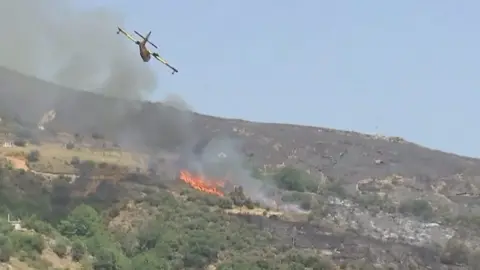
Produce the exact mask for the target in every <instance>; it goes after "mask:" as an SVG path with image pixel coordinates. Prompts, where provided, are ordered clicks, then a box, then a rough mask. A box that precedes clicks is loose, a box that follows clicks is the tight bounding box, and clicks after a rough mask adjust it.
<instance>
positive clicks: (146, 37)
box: [135, 31, 158, 49]
mask: <svg viewBox="0 0 480 270" xmlns="http://www.w3.org/2000/svg"><path fill="white" fill-rule="evenodd" d="M135 34H137V35H138V36H139V37H141V38H143V42H142V43H143V44H147V43H149V44H151V45H152V46H153V47H155V48H156V49H158V47H157V45H155V44H153V43H152V42H151V41H150V40H148V39H149V38H150V35H151V34H152V31H150V32H148V34H147V35H146V36H142V34H140V33H139V32H137V31H135Z"/></svg>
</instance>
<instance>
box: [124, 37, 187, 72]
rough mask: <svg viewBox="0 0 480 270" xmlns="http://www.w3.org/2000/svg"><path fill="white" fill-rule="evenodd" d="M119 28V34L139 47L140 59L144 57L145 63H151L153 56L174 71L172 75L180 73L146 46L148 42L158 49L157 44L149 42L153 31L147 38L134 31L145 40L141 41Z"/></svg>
mask: <svg viewBox="0 0 480 270" xmlns="http://www.w3.org/2000/svg"><path fill="white" fill-rule="evenodd" d="M117 28H118V30H117V34H120V33H122V34H124V35H125V36H126V37H127V38H128V39H130V40H131V41H133V42H135V44H137V45H138V48H139V50H140V57H142V60H143V62H148V61H150V59H151V58H152V56H153V57H155V59H157V60H158V61H160V62H162V63H163V64H164V65H166V66H167V67H169V68H170V69H171V70H172V74H175V73H176V72H178V70H177V69H176V68H174V67H172V66H171V65H170V64H169V63H168V62H167V61H166V60H165V59H163V58H162V57H160V55H159V54H158V53H156V52H152V51H150V50H149V49H147V46H146V45H147V42H148V43H149V44H150V45H152V46H153V47H155V49H158V47H157V46H156V45H155V44H153V43H152V42H151V41H150V40H148V39H149V38H150V34H151V33H152V31H150V32H148V34H147V35H146V36H145V37H144V36H142V34H140V33H138V32H137V31H134V32H135V34H137V35H138V36H140V37H141V38H142V39H143V40H141V41H139V40H136V39H134V38H133V37H132V36H131V35H130V34H129V33H127V32H126V31H125V30H123V29H122V28H120V27H117Z"/></svg>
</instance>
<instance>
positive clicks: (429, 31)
mask: <svg viewBox="0 0 480 270" xmlns="http://www.w3.org/2000/svg"><path fill="white" fill-rule="evenodd" d="M93 2H96V3H97V4H98V3H102V4H106V5H110V6H112V7H115V8H117V9H118V10H119V11H120V12H122V13H124V14H125V16H126V17H127V21H126V24H125V25H124V27H125V28H126V30H129V31H133V30H137V31H140V32H147V31H148V30H152V31H153V33H152V36H151V40H152V41H154V42H155V43H156V44H157V45H158V46H159V47H160V53H161V54H162V55H163V56H164V57H165V58H166V59H167V60H169V61H170V62H171V64H172V65H174V66H175V67H177V68H178V69H179V71H180V72H179V73H178V74H176V75H174V76H171V75H170V73H169V71H168V69H167V68H165V67H163V66H162V65H161V64H159V63H153V62H152V63H149V64H150V65H154V67H155V68H157V69H158V76H159V78H160V85H159V86H158V90H157V92H156V93H155V95H154V96H152V99H154V100H160V99H162V98H163V97H165V95H167V94H169V93H176V94H178V95H180V96H182V97H183V98H184V99H185V100H186V101H187V102H188V103H189V104H191V105H192V107H193V108H194V109H195V110H196V111H198V112H201V113H206V114H212V115H217V116H224V117H235V118H243V119H248V120H255V121H268V122H289V123H298V124H308V125H315V126H324V127H331V128H338V129H348V130H355V131H360V132H368V133H375V132H378V133H381V134H385V135H396V136H402V137H404V138H406V139H407V140H410V141H413V142H417V143H420V144H423V145H426V146H429V147H433V148H439V149H442V150H445V151H449V152H456V153H460V154H467V155H473V156H480V143H478V141H479V139H478V135H479V133H480V132H479V131H480V123H479V122H478V121H477V119H478V116H479V115H480V114H479V113H480V106H479V105H478V104H479V103H480V101H479V98H480V89H479V82H480V75H478V71H479V59H480V57H479V52H478V49H479V48H480V39H479V37H478V25H480V16H478V14H479V12H480V2H478V1H468V0H466V1H447V0H436V1H433V0H423V1H418V0H417V1H414V0H404V1H380V0H376V1H372V0H363V1H357V0H342V1H318V0H317V1H313V0H302V1H287V0H262V1H252V0H250V1H225V0H204V1H198V0H195V1H193V0H189V1H186V0H184V1H166V0H161V1H143V2H145V3H149V4H146V5H144V6H138V5H137V4H136V3H140V2H139V1H130V0H109V1H93V0H89V1H87V2H86V3H88V4H90V3H93ZM113 31H115V30H113Z"/></svg>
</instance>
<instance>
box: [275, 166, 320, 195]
mask: <svg viewBox="0 0 480 270" xmlns="http://www.w3.org/2000/svg"><path fill="white" fill-rule="evenodd" d="M273 179H274V180H275V182H276V183H277V186H278V187H279V188H282V189H286V190H292V191H298V192H305V191H310V192H316V191H317V184H316V182H315V179H313V178H312V177H311V176H310V175H309V174H307V173H306V172H304V171H301V170H298V169H296V168H294V167H284V168H282V169H281V170H280V171H279V172H278V173H276V174H275V175H274V176H273Z"/></svg>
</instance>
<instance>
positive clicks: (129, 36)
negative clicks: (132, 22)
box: [117, 27, 138, 43]
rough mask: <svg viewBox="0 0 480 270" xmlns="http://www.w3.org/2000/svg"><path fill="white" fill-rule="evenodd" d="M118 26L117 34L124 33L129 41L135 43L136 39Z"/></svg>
mask: <svg viewBox="0 0 480 270" xmlns="http://www.w3.org/2000/svg"><path fill="white" fill-rule="evenodd" d="M117 28H118V31H117V34H120V33H122V34H124V35H125V36H126V37H127V38H128V39H130V40H131V41H133V42H135V43H137V42H138V41H137V40H136V39H134V38H133V37H132V36H131V35H130V34H129V33H127V32H126V31H125V30H123V29H122V28H120V27H117Z"/></svg>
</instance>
